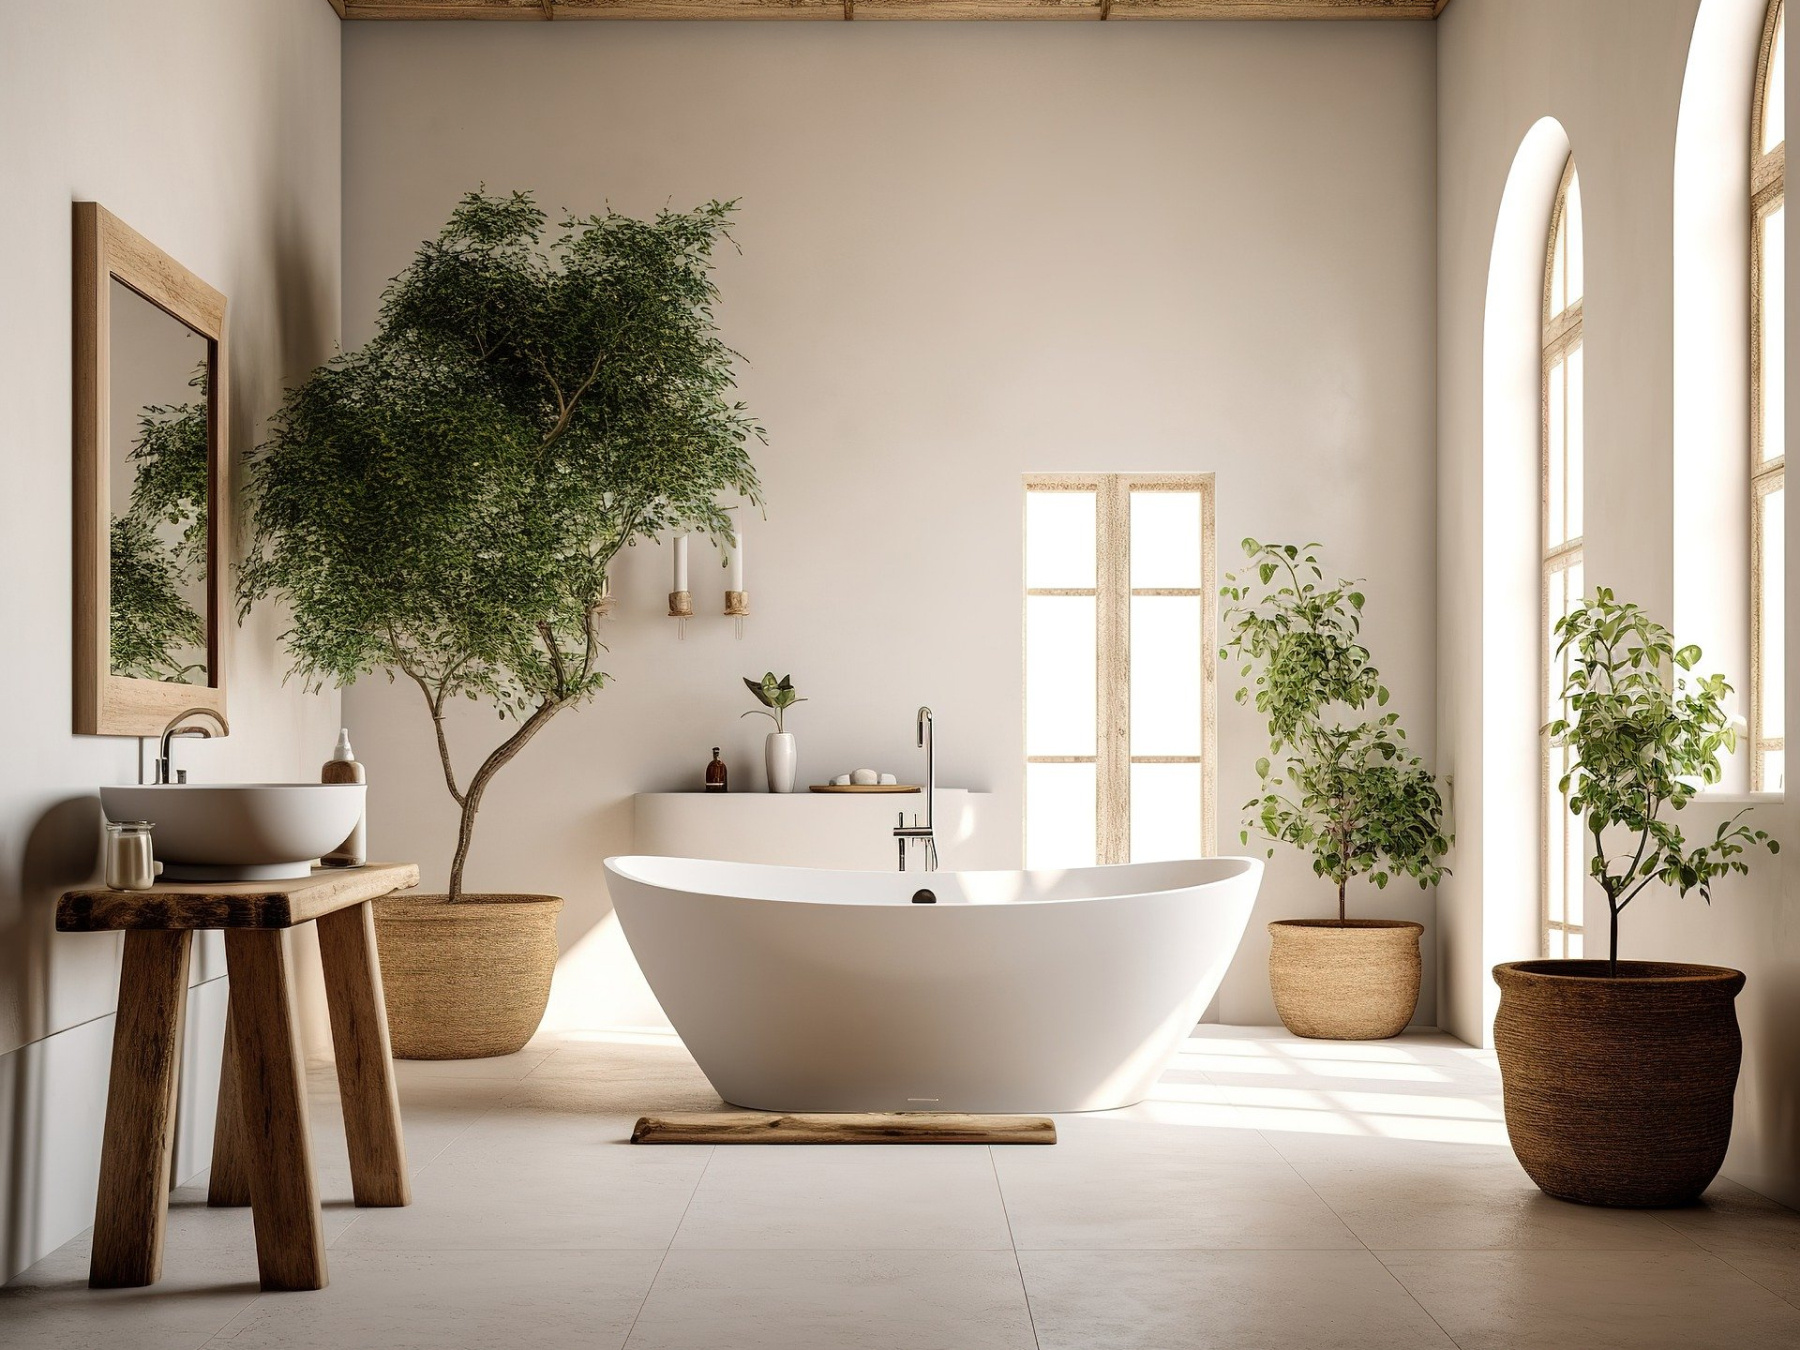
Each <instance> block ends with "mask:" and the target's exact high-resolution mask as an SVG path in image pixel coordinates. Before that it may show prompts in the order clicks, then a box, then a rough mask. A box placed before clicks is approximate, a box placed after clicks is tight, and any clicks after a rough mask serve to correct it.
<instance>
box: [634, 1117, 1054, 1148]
mask: <svg viewBox="0 0 1800 1350" xmlns="http://www.w3.org/2000/svg"><path fill="white" fill-rule="evenodd" d="M631 1142H632V1143H634V1144H1054V1143H1055V1142H1056V1122H1055V1121H1054V1120H1052V1119H1050V1117H1049V1116H973V1115H966V1114H964V1113H962V1112H958V1111H905V1112H886V1111H882V1112H867V1113H862V1114H854V1115H835V1114H834V1115H820V1114H814V1113H798V1112H797V1113H794V1114H792V1115H779V1114H776V1113H774V1112H769V1111H678V1112H671V1113H666V1114H664V1115H660V1116H639V1117H638V1123H637V1126H636V1128H634V1129H633V1130H632V1132H631Z"/></svg>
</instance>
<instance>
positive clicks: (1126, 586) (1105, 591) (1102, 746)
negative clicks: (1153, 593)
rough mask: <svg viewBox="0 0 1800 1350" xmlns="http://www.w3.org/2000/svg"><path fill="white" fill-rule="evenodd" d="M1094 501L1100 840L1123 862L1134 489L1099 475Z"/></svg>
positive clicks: (1126, 854)
mask: <svg viewBox="0 0 1800 1350" xmlns="http://www.w3.org/2000/svg"><path fill="white" fill-rule="evenodd" d="M1095 506H1096V510H1097V521H1096V525H1097V530H1096V535H1097V543H1098V546H1099V555H1100V556H1099V558H1098V560H1097V563H1098V566H1097V569H1096V578H1095V580H1096V584H1097V587H1098V592H1099V594H1098V603H1097V604H1096V605H1095V610H1096V615H1095V622H1096V623H1097V624H1098V625H1099V633H1098V635H1097V636H1098V639H1099V640H1098V641H1097V643H1096V644H1095V648H1096V658H1097V662H1098V669H1097V670H1096V671H1095V676H1096V678H1095V682H1094V689H1095V693H1096V695H1097V697H1096V700H1095V703H1096V713H1095V715H1096V718H1097V726H1096V727H1095V744H1096V749H1097V750H1098V752H1099V764H1098V769H1097V780H1098V781H1097V782H1096V783H1095V793H1094V799H1095V810H1096V813H1097V819H1096V821H1095V829H1096V834H1095V843H1096V846H1097V852H1098V857H1099V861H1100V862H1102V863H1118V862H1125V861H1126V860H1127V859H1129V858H1130V856H1131V494H1130V492H1129V491H1128V490H1127V489H1126V487H1125V485H1124V484H1123V483H1122V482H1121V481H1120V479H1119V475H1117V474H1108V475H1106V476H1105V477H1103V478H1102V479H1101V480H1100V490H1099V494H1098V498H1097V501H1096V503H1095Z"/></svg>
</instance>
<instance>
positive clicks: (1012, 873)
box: [603, 854, 1264, 910]
mask: <svg viewBox="0 0 1800 1350" xmlns="http://www.w3.org/2000/svg"><path fill="white" fill-rule="evenodd" d="M603 866H604V867H605V869H606V871H607V873H608V874H611V875H617V876H619V877H621V878H622V879H624V880H626V881H630V882H635V883H636V884H637V885H640V886H647V887H650V888H652V889H655V890H663V891H671V892H677V893H680V894H685V895H692V896H696V897H706V898H709V899H720V900H745V901H760V902H763V903H776V904H790V905H823V906H828V907H830V906H837V907H843V908H857V909H864V908H894V909H908V910H965V909H993V908H1000V907H1001V906H1002V905H1005V904H1017V905H1021V906H1040V905H1071V904H1093V903H1095V902H1096V901H1101V900H1129V899H1135V898H1140V897H1143V896H1152V895H1174V894H1178V893H1180V892H1182V891H1192V890H1198V889H1203V888H1205V887H1208V886H1213V885H1218V884H1220V883H1227V882H1232V881H1237V880H1240V879H1249V880H1250V881H1251V884H1252V886H1251V894H1252V895H1255V894H1256V893H1257V891H1258V890H1260V887H1261V881H1262V872H1263V869H1264V863H1263V860H1262V859H1261V858H1252V857H1246V856H1243V855H1237V854H1229V855H1221V856H1218V857H1211V858H1187V859H1169V860H1162V861H1158V862H1145V863H1106V864H1100V865H1097V866H1094V867H1069V868H978V869H969V870H967V871H964V870H959V869H946V870H944V871H940V872H900V871H898V870H896V871H854V870H848V869H844V868H827V867H790V866H786V865H783V864H779V863H740V862H722V861H719V860H717V859H710V858H688V857H676V856H671V855H663V854H618V855H615V856H613V857H610V858H607V859H605V860H604V863H603ZM681 868H691V869H694V870H695V871H697V872H700V873H703V874H704V873H711V874H712V875H711V876H710V877H704V878H703V877H701V876H688V877H682V876H680V875H679V874H677V873H675V872H672V870H671V869H681ZM1190 868H1191V869H1192V871H1191V872H1189V874H1188V875H1186V876H1184V877H1173V878H1170V879H1168V880H1166V881H1163V882H1161V883H1159V884H1157V885H1153V886H1144V887H1131V888H1120V887H1119V885H1118V883H1120V882H1124V881H1128V880H1129V879H1130V878H1129V875H1128V874H1130V873H1132V872H1140V873H1145V874H1148V873H1151V872H1152V871H1155V870H1162V871H1164V872H1165V873H1166V872H1167V871H1168V870H1169V869H1190ZM783 874H788V875H792V874H799V875H801V876H804V877H806V878H807V879H808V880H810V881H812V882H814V883H823V882H826V881H828V880H830V879H833V878H843V879H844V881H845V882H846V884H847V885H849V886H868V885H869V884H870V882H871V880H872V879H873V878H877V877H880V878H884V879H890V880H892V881H894V882H896V883H904V882H912V881H916V882H917V885H918V887H920V888H924V889H929V887H930V879H931V878H932V877H956V878H962V877H970V878H997V879H998V878H1019V879H1021V880H1023V879H1024V878H1026V877H1030V876H1055V877H1058V878H1061V879H1065V880H1074V879H1078V878H1089V877H1091V878H1093V880H1094V881H1095V882H1096V883H1099V884H1098V885H1097V886H1095V887H1094V888H1092V889H1089V888H1086V887H1078V888H1077V893H1075V894H1070V895H1062V896H1026V897H1018V898H1015V899H1010V900H1006V901H999V902H996V901H989V900H981V899H965V900H956V901H951V902H948V903H944V904H917V905H915V904H913V903H911V897H910V896H907V895H901V894H899V892H901V891H903V890H904V889H905V887H904V884H901V885H897V886H896V888H895V890H896V895H895V898H894V899H893V900H891V901H887V902H885V903H884V902H883V901H880V900H860V901H858V900H844V899H835V898H814V897H809V896H795V895H782V894H778V893H775V894H770V893H764V894H744V893H743V890H745V889H755V890H758V891H765V890H774V889H775V886H774V885H770V886H767V887H764V886H758V887H754V888H750V887H745V886H743V884H742V883H743V881H744V880H745V879H747V878H750V877H755V878H761V879H763V880H764V881H765V882H768V883H778V882H779V879H780V878H781V876H782V875H783ZM734 878H735V879H737V880H738V881H739V885H738V886H735V887H730V888H728V889H720V888H719V887H720V886H721V884H725V885H729V880H730V879H734ZM1106 878H1110V879H1111V883H1110V884H1108V883H1107V882H1106V880H1105V879H1106ZM702 880H705V881H706V882H707V883H708V884H707V885H706V886H705V887H704V888H703V887H702V885H700V884H698V883H700V882H701V881H702Z"/></svg>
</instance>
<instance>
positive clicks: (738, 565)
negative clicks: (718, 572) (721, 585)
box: [725, 525, 744, 591]
mask: <svg viewBox="0 0 1800 1350" xmlns="http://www.w3.org/2000/svg"><path fill="white" fill-rule="evenodd" d="M727 575H728V576H729V578H730V579H729V580H728V581H726V583H725V589H726V590H728V591H741V590H743V589H744V527H743V526H742V525H739V526H738V527H737V544H736V546H735V547H734V548H733V549H732V550H731V569H730V571H729V573H728V574H727Z"/></svg>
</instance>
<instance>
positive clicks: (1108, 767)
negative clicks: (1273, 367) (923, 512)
mask: <svg viewBox="0 0 1800 1350" xmlns="http://www.w3.org/2000/svg"><path fill="white" fill-rule="evenodd" d="M1214 486H1215V484H1214V475H1213V474H1210V473H1033V474H1026V475H1025V479H1024V489H1023V491H1022V492H1021V494H1020V507H1021V511H1022V512H1023V511H1024V510H1025V508H1026V507H1027V506H1028V505H1029V500H1030V495H1031V494H1032V493H1034V492H1091V493H1093V494H1094V552H1095V558H1094V583H1095V584H1094V585H1093V586H1092V587H1033V586H1030V585H1026V586H1024V587H1022V588H1021V589H1022V591H1023V598H1022V600H1021V630H1020V631H1021V634H1022V635H1024V634H1026V633H1028V631H1029V630H1028V627H1027V625H1029V623H1030V618H1029V614H1028V613H1026V612H1025V611H1027V610H1028V609H1029V602H1030V599H1031V597H1033V596H1058V595H1067V596H1090V595H1091V596H1093V597H1094V610H1095V619H1094V622H1095V635H1094V636H1095V641H1094V660H1095V671H1094V723H1095V725H1094V751H1095V753H1094V754H1092V755H1033V754H1030V753H1026V755H1025V756H1024V759H1023V763H1024V764H1025V765H1031V764H1093V765H1094V766H1095V774H1094V777H1095V781H1094V813H1095V819H1094V861H1095V863H1096V864H1099V865H1105V864H1109V863H1123V862H1128V861H1130V859H1131V766H1132V765H1133V764H1198V765H1199V766H1200V852H1201V856H1203V857H1213V856H1215V855H1216V854H1217V853H1218V847H1219V840H1218V646H1219V640H1218V549H1217V538H1216V528H1215V513H1214ZM1134 492H1179V493H1192V494H1195V495H1197V496H1198V497H1199V501H1200V585H1199V586H1197V587H1133V586H1132V585H1131V498H1132V494H1133V493H1134ZM1024 528H1026V529H1029V525H1028V524H1026V525H1025V527H1024ZM1021 538H1022V539H1023V534H1022V535H1021ZM1139 595H1170V596H1193V597H1196V598H1198V599H1199V600H1200V690H1199V697H1200V752H1199V753H1198V754H1195V755H1134V754H1132V753H1131V600H1132V597H1133V596H1139ZM1024 648H1025V643H1024V642H1021V643H1020V649H1021V653H1023V651H1024ZM1027 678H1028V673H1027V674H1026V675H1024V676H1022V678H1021V681H1020V688H1021V692H1022V693H1023V695H1024V697H1022V698H1021V700H1020V703H1021V707H1020V714H1021V739H1022V740H1023V721H1024V718H1025V716H1026V707H1027V706H1028V700H1029V697H1030V691H1029V688H1028V686H1027V684H1026V679H1027ZM1022 796H1023V798H1024V809H1023V810H1022V811H1021V812H1020V833H1021V839H1022V840H1023V838H1025V837H1026V835H1027V833H1028V821H1029V813H1030V810H1031V803H1030V798H1029V788H1026V789H1025V790H1024V792H1023V793H1022Z"/></svg>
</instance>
